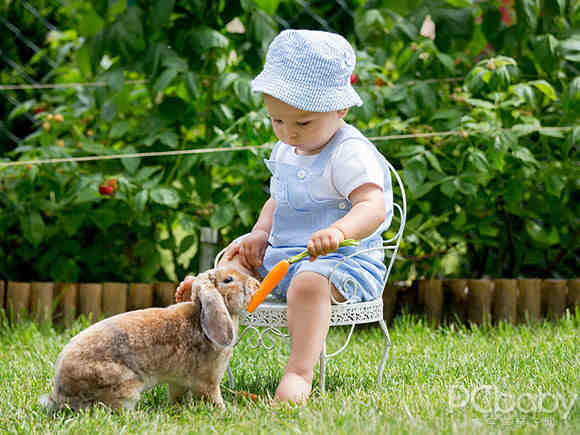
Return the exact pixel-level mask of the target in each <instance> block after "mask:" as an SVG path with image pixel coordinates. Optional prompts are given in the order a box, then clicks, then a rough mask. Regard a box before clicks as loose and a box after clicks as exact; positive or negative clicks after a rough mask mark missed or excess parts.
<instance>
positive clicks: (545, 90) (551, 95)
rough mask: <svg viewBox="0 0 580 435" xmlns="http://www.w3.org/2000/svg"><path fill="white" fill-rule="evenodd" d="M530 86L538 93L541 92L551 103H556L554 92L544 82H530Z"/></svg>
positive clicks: (550, 86) (549, 85)
mask: <svg viewBox="0 0 580 435" xmlns="http://www.w3.org/2000/svg"><path fill="white" fill-rule="evenodd" d="M530 85H532V86H534V87H536V88H537V89H538V90H539V91H540V92H542V93H543V94H544V95H545V96H546V97H548V99H550V100H551V101H556V99H557V97H556V90H555V89H554V88H553V87H552V85H551V84H550V83H548V82H547V81H546V80H535V81H533V82H530Z"/></svg>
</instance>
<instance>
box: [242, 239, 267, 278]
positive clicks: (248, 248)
mask: <svg viewBox="0 0 580 435" xmlns="http://www.w3.org/2000/svg"><path fill="white" fill-rule="evenodd" d="M268 237H269V235H268V233H267V232H266V231H261V230H257V231H252V232H251V233H250V235H249V236H248V237H244V238H243V239H242V241H241V242H240V244H239V255H240V263H241V264H242V266H244V267H246V268H248V269H250V270H253V269H255V268H257V267H259V266H260V265H261V264H262V260H263V259H264V254H265V252H266V248H267V247H268Z"/></svg>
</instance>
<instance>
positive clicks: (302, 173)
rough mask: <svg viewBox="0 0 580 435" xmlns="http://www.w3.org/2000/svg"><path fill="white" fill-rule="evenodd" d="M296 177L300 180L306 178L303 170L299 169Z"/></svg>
mask: <svg viewBox="0 0 580 435" xmlns="http://www.w3.org/2000/svg"><path fill="white" fill-rule="evenodd" d="M296 176H297V177H298V178H300V179H301V180H303V179H304V177H306V171H305V170H304V169H300V170H299V171H298V172H297V173H296Z"/></svg>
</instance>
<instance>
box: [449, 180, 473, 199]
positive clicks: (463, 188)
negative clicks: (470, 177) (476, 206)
mask: <svg viewBox="0 0 580 435" xmlns="http://www.w3.org/2000/svg"><path fill="white" fill-rule="evenodd" d="M453 184H454V185H455V187H456V188H457V190H459V191H460V192H461V193H463V194H465V195H467V196H471V195H475V194H476V193H477V185H475V184H473V183H470V182H469V181H466V180H463V179H462V178H460V177H457V178H455V180H453Z"/></svg>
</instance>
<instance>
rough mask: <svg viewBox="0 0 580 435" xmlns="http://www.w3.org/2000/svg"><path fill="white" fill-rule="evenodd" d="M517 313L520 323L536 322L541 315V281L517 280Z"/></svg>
mask: <svg viewBox="0 0 580 435" xmlns="http://www.w3.org/2000/svg"><path fill="white" fill-rule="evenodd" d="M518 289H519V296H518V312H519V314H518V315H519V317H520V321H538V320H540V315H541V302H542V296H541V294H542V280H540V279H536V278H526V279H518Z"/></svg>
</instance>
